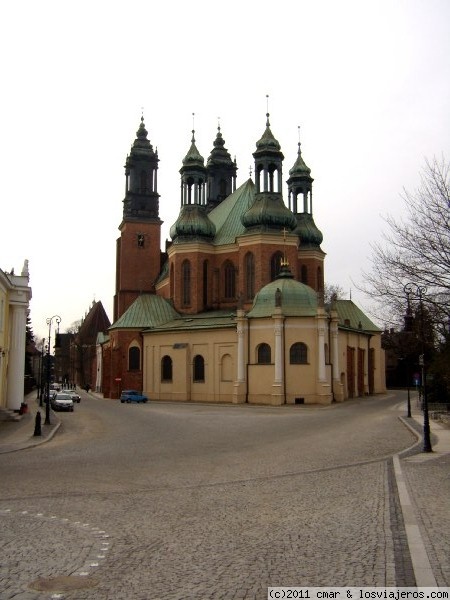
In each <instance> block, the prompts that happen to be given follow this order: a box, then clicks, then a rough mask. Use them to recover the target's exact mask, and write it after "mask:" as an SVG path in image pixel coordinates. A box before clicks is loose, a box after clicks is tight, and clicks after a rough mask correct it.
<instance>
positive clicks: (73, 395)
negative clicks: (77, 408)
mask: <svg viewBox="0 0 450 600" xmlns="http://www.w3.org/2000/svg"><path fill="white" fill-rule="evenodd" d="M64 393H65V394H69V396H70V397H71V398H72V400H73V401H74V402H78V404H79V403H80V402H81V398H80V396H79V395H78V394H77V393H76V391H75V390H64Z"/></svg>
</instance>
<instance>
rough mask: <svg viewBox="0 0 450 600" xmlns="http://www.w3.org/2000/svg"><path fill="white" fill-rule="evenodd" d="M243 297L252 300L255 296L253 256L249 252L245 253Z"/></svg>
mask: <svg viewBox="0 0 450 600" xmlns="http://www.w3.org/2000/svg"><path fill="white" fill-rule="evenodd" d="M244 268H245V297H246V299H247V300H253V298H254V296H255V257H254V256H253V254H252V253H251V252H248V253H247V254H246V255H245V267H244Z"/></svg>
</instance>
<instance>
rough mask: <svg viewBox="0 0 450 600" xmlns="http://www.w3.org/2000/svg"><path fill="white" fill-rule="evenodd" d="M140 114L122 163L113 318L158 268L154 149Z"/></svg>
mask: <svg viewBox="0 0 450 600" xmlns="http://www.w3.org/2000/svg"><path fill="white" fill-rule="evenodd" d="M147 135H148V132H147V130H146V129H145V125H144V117H141V123H140V125H139V129H138V131H137V132H136V139H135V141H134V143H133V146H132V147H131V150H130V154H129V155H128V156H127V160H126V164H125V198H124V200H123V218H122V222H121V224H120V226H119V230H120V238H119V239H118V240H117V248H116V293H115V296H114V321H116V320H117V319H118V318H119V317H120V316H121V315H122V314H123V313H124V312H125V311H126V310H127V308H128V307H129V306H130V305H131V304H132V302H133V301H134V300H135V299H136V298H137V297H138V296H139V294H141V293H143V292H147V293H148V292H153V291H154V282H155V280H156V278H157V277H158V275H159V272H160V269H161V250H160V248H161V225H162V221H161V220H160V218H159V194H158V179H157V173H158V162H159V159H158V152H157V151H156V152H155V151H154V150H153V147H152V145H151V144H150V141H149V140H148V138H147Z"/></svg>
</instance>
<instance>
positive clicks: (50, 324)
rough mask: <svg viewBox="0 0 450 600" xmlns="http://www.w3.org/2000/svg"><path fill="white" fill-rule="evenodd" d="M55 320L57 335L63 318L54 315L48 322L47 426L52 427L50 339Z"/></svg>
mask: <svg viewBox="0 0 450 600" xmlns="http://www.w3.org/2000/svg"><path fill="white" fill-rule="evenodd" d="M53 320H54V321H55V323H56V326H57V333H59V324H60V323H61V317H60V316H59V315H53V317H49V318H48V319H47V320H46V323H47V325H48V346H47V382H46V390H45V392H46V393H45V425H50V339H51V335H52V323H53Z"/></svg>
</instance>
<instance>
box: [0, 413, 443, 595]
mask: <svg viewBox="0 0 450 600" xmlns="http://www.w3.org/2000/svg"><path fill="white" fill-rule="evenodd" d="M185 408H187V407H183V410H181V412H180V411H177V410H176V409H175V408H174V407H170V409H167V413H168V414H169V416H170V418H171V420H170V423H172V422H173V418H176V419H179V420H180V423H183V426H185V427H189V426H190V425H189V417H188V416H187V415H188V414H189V413H187V412H185V411H184V409H185ZM192 408H193V410H194V411H195V410H197V409H195V408H194V407H192ZM151 410H152V411H153V412H152V413H151V414H152V418H153V419H154V420H156V418H157V417H159V416H160V414H159V413H161V414H163V413H164V409H163V408H159V407H157V408H156V409H155V408H152V409H151ZM234 410H236V409H234ZM158 411H159V412H158ZM392 412H393V415H392V419H387V420H385V419H386V415H384V416H381V413H380V417H379V419H380V420H381V419H383V422H382V423H380V424H377V421H376V419H375V417H372V419H373V420H372V427H373V428H375V429H376V428H377V427H380V429H379V430H377V435H374V437H373V439H368V440H365V439H364V436H361V438H358V435H357V434H356V433H355V436H354V438H355V439H354V440H353V443H355V444H359V445H360V448H361V450H360V451H359V452H357V455H356V456H355V455H354V454H353V457H352V455H351V453H350V452H348V451H347V450H345V451H344V449H343V452H342V456H341V457H340V458H341V461H340V460H339V457H336V455H335V450H336V445H335V444H336V443H339V444H340V443H342V447H343V448H344V447H345V448H347V447H348V446H349V444H350V442H348V443H347V444H344V440H345V438H346V435H344V432H343V431H341V433H339V430H336V435H335V436H334V437H333V436H332V433H331V432H332V428H331V425H330V424H328V428H326V427H325V425H324V428H323V431H324V437H323V438H320V437H319V438H316V439H320V440H321V442H320V443H321V450H320V451H318V450H317V449H316V448H314V446H313V445H312V446H311V447H310V445H311V444H313V436H312V433H311V432H312V429H313V425H312V423H313V421H312V420H311V421H310V422H309V423H306V429H305V430H304V435H303V436H302V435H299V441H298V442H295V439H293V440H291V441H283V443H282V444H281V445H275V438H274V440H273V441H270V440H269V441H268V442H267V443H268V445H269V446H270V449H271V452H272V453H273V454H274V458H273V459H272V461H270V460H269V453H268V449H267V447H265V448H264V452H262V453H261V452H259V451H258V447H253V446H252V440H251V439H250V438H249V437H248V438H247V439H246V441H245V443H242V447H240V448H236V453H234V452H231V451H230V452H227V453H225V454H224V455H222V453H221V452H218V453H217V455H216V456H215V455H214V454H213V448H214V446H215V445H219V446H220V435H219V434H218V432H216V440H215V441H216V444H214V436H213V437H211V431H209V428H210V426H211V423H212V421H211V422H210V421H208V420H205V421H204V422H203V427H202V431H203V433H202V434H201V433H200V430H195V431H193V432H192V435H193V436H194V437H195V443H194V444H193V446H192V447H193V448H195V447H196V444H197V445H198V446H199V448H202V449H203V450H204V449H205V447H209V448H210V452H211V454H210V460H209V462H208V461H205V460H204V457H203V455H200V453H199V455H198V456H196V455H195V452H191V455H190V456H186V455H185V456H182V455H181V454H180V455H178V454H177V453H178V452H181V451H182V449H184V450H186V446H183V442H182V441H178V442H177V443H175V442H174V447H175V448H176V449H177V453H176V454H175V455H173V456H172V462H173V464H171V463H170V461H169V460H167V461H166V460H163V452H162V453H161V455H160V456H157V455H156V454H155V453H154V450H153V459H152V453H149V455H148V457H144V458H143V459H142V458H141V457H140V456H139V454H138V453H136V454H135V460H134V462H133V461H130V460H129V458H130V457H129V455H128V454H127V455H126V457H125V458H123V463H122V462H121V458H120V456H121V455H122V456H123V455H124V454H125V453H126V452H127V451H129V445H128V447H127V448H128V450H127V449H125V447H121V446H120V443H119V445H118V454H117V455H111V460H110V462H109V464H107V462H106V461H105V464H104V469H103V472H101V471H98V472H96V474H97V481H95V477H94V476H93V474H91V475H90V477H91V478H89V477H85V478H84V482H83V483H81V484H80V485H76V486H74V485H73V482H72V486H71V485H70V477H68V478H67V481H62V482H61V481H60V480H59V479H58V478H56V477H54V478H53V479H52V480H51V482H50V481H49V484H48V485H46V484H45V480H46V478H48V473H46V472H45V471H42V472H39V473H38V474H36V470H39V465H43V466H44V465H46V464H48V465H53V468H54V472H55V473H56V474H59V475H60V477H61V479H62V480H64V474H63V473H64V471H63V470H61V471H59V470H58V469H62V468H63V467H62V463H63V461H64V460H65V461H66V464H67V465H71V464H72V462H71V461H72V459H73V450H72V449H71V448H72V446H70V444H69V443H68V442H67V440H70V439H71V438H70V436H71V433H70V429H69V425H66V423H70V421H69V420H66V421H65V420H64V418H63V419H62V420H63V424H62V427H61V431H60V432H59V433H58V440H59V441H58V440H55V441H53V442H52V443H49V444H46V445H45V446H41V447H40V448H39V449H38V448H34V449H32V450H28V451H24V452H21V453H14V456H15V457H16V458H18V455H19V454H20V455H21V457H20V460H19V462H18V464H17V467H18V468H20V465H22V466H23V468H25V462H24V457H26V458H27V459H28V462H29V463H31V465H29V466H31V470H30V472H29V474H28V476H29V479H28V481H24V482H23V484H20V483H19V484H17V483H14V484H13V485H11V487H10V488H9V490H8V491H7V492H5V490H4V491H3V492H2V493H1V494H0V527H1V531H2V535H1V540H0V559H1V560H0V563H1V565H2V566H1V567H0V591H1V594H0V598H1V600H10V599H14V600H42V599H43V598H54V599H56V598H61V599H62V598H65V599H67V600H69V599H71V600H113V599H114V600H150V599H152V600H158V599H161V600H182V599H186V600H188V599H189V600H190V599H205V598H211V599H216V598H217V599H225V600H228V599H231V598H233V599H252V600H259V599H265V598H266V597H267V587H269V586H289V585H296V586H324V585H328V586H345V585H357V586H389V585H391V586H395V585H398V586H400V585H401V586H413V585H414V574H413V571H412V568H411V561H410V557H409V551H408V547H407V543H406V538H405V532H404V527H403V521H402V514H401V508H400V506H399V501H398V494H397V491H396V484H395V478H394V476H393V469H392V461H391V460H390V459H389V458H387V457H385V456H386V455H385V453H384V452H383V451H382V449H383V448H384V447H386V448H387V450H388V453H389V452H395V451H399V450H401V449H404V448H407V447H409V446H411V445H412V444H413V442H414V438H413V436H412V434H411V432H410V431H409V430H408V429H407V428H406V427H404V426H403V425H402V424H401V423H400V421H399V420H398V418H397V415H396V414H395V411H394V410H393V411H392ZM172 413H173V414H172ZM129 414H130V416H133V413H131V412H130V413H129ZM135 414H136V415H144V414H145V413H135ZM206 414H207V410H206V409H203V408H202V409H198V415H199V418H201V416H202V415H206ZM235 414H239V413H234V412H232V413H230V416H229V417H226V419H227V420H229V419H234V418H235ZM242 414H244V413H242ZM254 414H257V413H256V412H255V413H254ZM293 414H294V413H293ZM308 414H309V413H308ZM311 414H312V413H311ZM323 414H324V416H325V415H326V414H328V413H326V412H325V411H324V413H323ZM305 415H307V413H306V412H305ZM105 418H106V417H105ZM111 418H112V417H111ZM139 418H140V417H139ZM252 418H253V417H252ZM305 420H306V421H308V417H307V416H306V417H305ZM92 421H93V418H92V415H90V422H92ZM239 422H241V419H240V420H239ZM257 422H258V425H259V426H260V427H261V422H260V421H257ZM302 422H303V417H302ZM224 423H225V422H224ZM324 423H325V420H324ZM298 424H299V426H300V421H299V423H298ZM130 426H132V427H134V431H136V437H138V436H139V429H138V424H137V422H135V423H134V422H133V423H131V425H130ZM241 426H242V425H239V426H238V424H237V423H236V424H234V427H241ZM164 427H165V428H166V427H167V423H166V422H164ZM308 430H309V432H310V433H311V436H312V437H311V439H310V438H308ZM100 431H101V429H100V427H99V426H97V425H95V432H96V435H98V436H99V437H101V435H100V433H99V432H100ZM213 433H214V431H213ZM299 434H300V430H299ZM154 435H155V437H156V436H157V431H156V430H155V432H154ZM267 435H268V434H267V433H266V436H267ZM339 435H342V442H341V441H338V442H336V438H339ZM367 437H368V438H370V433H368V434H367ZM347 438H348V434H347ZM186 439H188V438H186ZM64 440H65V441H66V442H67V443H66V447H67V450H65V446H64ZM380 440H381V442H380ZM392 440H395V443H394V444H393V442H392ZM384 442H386V444H385V446H384ZM108 443H109V442H108ZM316 443H317V442H316ZM380 443H381V444H383V448H382V447H381V446H380ZM177 444H178V445H177ZM155 447H156V446H155ZM158 447H160V440H159V439H158ZM296 448H297V450H301V452H300V453H299V454H295V452H294V450H295V449H296ZM308 448H309V450H308ZM363 448H364V449H363ZM108 449H109V446H108ZM95 450H96V456H97V455H100V459H99V460H103V459H104V458H105V457H104V455H103V454H102V451H104V449H103V450H102V447H101V446H98V447H96V448H95ZM278 451H281V453H282V455H281V456H277V452H278ZM55 452H57V453H61V456H60V459H59V460H56V461H55V462H48V463H47V461H50V453H55ZM283 453H284V454H283ZM371 454H372V455H373V460H371V459H370V455H371ZM131 455H133V453H132V454H131ZM300 455H303V456H304V461H302V462H298V458H297V457H298V456H300ZM7 456H9V457H11V456H13V455H4V456H2V457H0V459H2V460H0V469H1V468H2V466H3V465H4V464H5V463H4V462H2V461H4V460H5V458H6V457H7ZM177 456H179V464H178V465H177V464H176V461H177ZM239 456H240V457H241V459H240V460H239V459H238V457H239ZM220 457H222V458H220ZM242 457H243V458H242ZM350 458H353V460H352V461H349V459H350ZM89 460H92V462H94V460H95V458H94V454H92V455H89V454H88V451H87V450H85V449H84V448H82V449H80V451H79V455H78V461H81V462H84V463H85V464H83V465H82V472H83V473H86V474H87V473H90V472H91V470H92V471H94V467H93V466H92V467H89ZM106 460H107V459H106ZM141 460H143V461H144V462H141ZM220 461H222V463H223V464H222V463H221V462H220ZM260 461H263V464H260ZM350 462H351V463H352V464H350ZM225 463H227V464H225ZM145 465H147V466H145ZM208 465H209V468H208ZM283 465H284V468H283ZM80 468H81V467H80ZM402 468H403V470H404V473H405V475H406V478H407V481H408V485H409V489H410V490H411V491H414V499H415V502H416V504H417V507H418V510H419V512H420V515H421V526H422V528H423V532H424V537H425V541H426V545H427V550H429V555H430V556H431V557H434V558H435V564H436V565H439V568H436V571H435V573H436V579H437V581H438V585H449V573H448V565H449V563H450V561H449V557H448V551H449V542H448V540H449V539H450V536H449V535H448V533H449V531H448V507H447V504H446V500H447V499H448V491H450V490H448V457H442V458H435V459H433V461H431V462H428V463H413V462H408V461H407V460H402ZM114 469H116V470H117V479H114V478H113V475H112V473H113V472H114ZM125 469H126V472H125ZM146 471H147V475H146ZM80 472H81V471H80ZM33 473H34V475H32V474H33ZM190 474H191V476H190ZM74 477H75V478H76V477H77V475H75V474H74ZM445 478H446V479H445ZM445 481H446V483H445ZM438 486H440V487H438ZM446 486H447V487H446ZM21 487H23V493H21ZM441 492H443V493H441ZM430 494H431V496H430ZM430 497H431V498H433V502H431V503H430ZM445 521H447V522H446V523H443V525H442V527H441V526H440V523H441V522H445ZM437 523H438V525H437ZM437 529H440V531H436V530H437ZM436 533H437V534H438V535H435V534H436Z"/></svg>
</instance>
